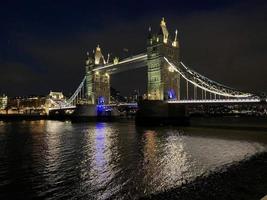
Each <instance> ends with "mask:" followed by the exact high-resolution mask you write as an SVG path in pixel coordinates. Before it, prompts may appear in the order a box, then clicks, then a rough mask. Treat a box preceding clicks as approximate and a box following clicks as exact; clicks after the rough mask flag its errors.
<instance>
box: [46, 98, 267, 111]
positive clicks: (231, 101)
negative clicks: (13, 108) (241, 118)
mask: <svg viewBox="0 0 267 200" xmlns="http://www.w3.org/2000/svg"><path fill="white" fill-rule="evenodd" d="M165 102H167V103H168V104H190V105H192V104H196V105H198V104H253V103H267V102H266V99H265V100H261V99H258V98H254V99H206V100H169V101H165ZM105 106H112V107H114V106H133V107H137V106H138V104H137V103H119V104H109V105H105ZM75 108H76V106H65V107H64V106H63V107H60V108H58V107H55V108H49V111H53V110H54V111H55V110H69V109H75Z"/></svg>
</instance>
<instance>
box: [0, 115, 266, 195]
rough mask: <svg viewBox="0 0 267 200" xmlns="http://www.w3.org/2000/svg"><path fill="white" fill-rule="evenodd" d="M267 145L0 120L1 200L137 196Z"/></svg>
mask: <svg viewBox="0 0 267 200" xmlns="http://www.w3.org/2000/svg"><path fill="white" fill-rule="evenodd" d="M264 151H267V133H266V132H264V131H257V130H238V129H235V130H231V129H223V128H217V129H216V128H204V127H202V128H201V127H171V126H170V127H137V126H136V125H135V123H134V121H127V122H120V123H119V122H113V123H71V122H69V121H64V122H62V121H48V120H47V121H46V120H40V121H22V122H0V199H13V198H15V197H17V199H33V198H35V199H108V198H114V199H137V198H139V197H141V196H146V195H148V194H151V193H157V192H161V191H164V190H166V189H170V188H174V187H179V186H180V185H181V184H182V183H185V182H189V181H193V180H194V179H195V178H196V177H198V176H207V175H208V174H209V173H210V172H212V171H215V170H220V169H223V168H227V166H229V165H231V164H233V163H236V162H238V161H240V160H243V159H246V158H249V157H250V156H252V155H254V154H256V153H259V152H264Z"/></svg>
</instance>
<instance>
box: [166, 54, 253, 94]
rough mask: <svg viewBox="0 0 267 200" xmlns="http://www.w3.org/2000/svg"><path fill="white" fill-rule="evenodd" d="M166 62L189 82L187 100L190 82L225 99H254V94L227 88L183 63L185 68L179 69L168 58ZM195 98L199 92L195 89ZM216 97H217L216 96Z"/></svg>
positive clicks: (181, 63)
mask: <svg viewBox="0 0 267 200" xmlns="http://www.w3.org/2000/svg"><path fill="white" fill-rule="evenodd" d="M164 60H165V61H166V62H167V63H168V64H169V65H170V66H171V67H172V69H173V70H174V71H176V72H178V73H179V74H180V75H181V76H182V77H183V78H184V79H185V80H186V81H187V98H188V82H190V83H191V84H192V85H193V86H194V87H197V88H200V89H202V90H204V91H205V96H206V92H209V93H210V95H211V94H213V95H219V96H224V97H233V98H249V97H252V96H253V94H250V93H243V92H240V91H237V90H234V89H232V88H229V87H227V86H224V85H222V84H220V83H217V82H215V81H212V80H210V79H208V78H207V77H205V76H203V75H201V74H199V73H197V72H195V71H194V70H191V69H189V68H188V67H186V66H185V64H184V63H183V62H180V63H179V64H180V65H181V66H182V67H183V69H182V68H180V67H177V66H176V65H175V64H173V63H171V62H170V61H169V60H168V59H167V58H166V57H164ZM194 92H195V94H194V97H196V92H197V90H196V89H194ZM214 97H215V96H214Z"/></svg>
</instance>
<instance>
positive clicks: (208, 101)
mask: <svg viewBox="0 0 267 200" xmlns="http://www.w3.org/2000/svg"><path fill="white" fill-rule="evenodd" d="M167 102H168V103H169V104H190V105H193V104H195V105H198V104H205V105H207V104H211V105H214V104H226V105H228V104H255V103H256V104H257V103H266V99H265V100H261V99H259V98H251V99H206V100H179V101H177V100H170V101H167Z"/></svg>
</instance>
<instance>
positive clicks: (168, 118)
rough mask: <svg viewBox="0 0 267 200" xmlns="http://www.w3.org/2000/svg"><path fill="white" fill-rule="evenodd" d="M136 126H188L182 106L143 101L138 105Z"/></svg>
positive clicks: (184, 108) (184, 109) (183, 106)
mask: <svg viewBox="0 0 267 200" xmlns="http://www.w3.org/2000/svg"><path fill="white" fill-rule="evenodd" d="M138 108H139V109H138V111H137V114H136V119H135V120H136V124H137V125H163V124H164V125H166V124H172V125H189V117H188V116H187V112H186V105H184V104H169V103H168V102H165V101H161V100H153V101H150V100H144V101H140V102H139V103H138Z"/></svg>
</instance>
